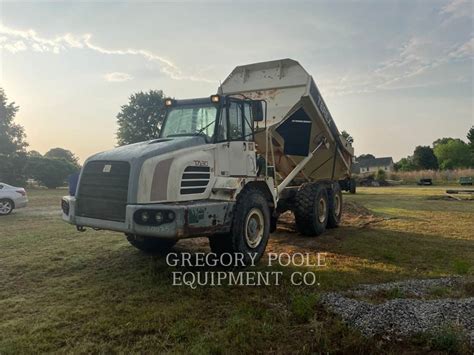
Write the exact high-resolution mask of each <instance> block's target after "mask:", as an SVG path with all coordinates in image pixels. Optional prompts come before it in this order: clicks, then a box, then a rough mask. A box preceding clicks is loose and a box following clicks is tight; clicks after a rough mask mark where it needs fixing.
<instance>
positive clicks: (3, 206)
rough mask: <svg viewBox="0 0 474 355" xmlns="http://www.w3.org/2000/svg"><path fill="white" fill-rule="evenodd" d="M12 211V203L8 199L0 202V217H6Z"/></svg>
mask: <svg viewBox="0 0 474 355" xmlns="http://www.w3.org/2000/svg"><path fill="white" fill-rule="evenodd" d="M12 211H13V201H12V200H9V199H1V200H0V216H6V215H8V214H10V213H12Z"/></svg>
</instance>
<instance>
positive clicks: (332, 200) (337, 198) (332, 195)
mask: <svg viewBox="0 0 474 355" xmlns="http://www.w3.org/2000/svg"><path fill="white" fill-rule="evenodd" d="M328 201H329V214H328V225H327V227H328V228H335V227H337V226H338V225H339V223H340V222H341V216H342V192H341V187H340V186H339V184H334V186H333V188H332V189H328Z"/></svg>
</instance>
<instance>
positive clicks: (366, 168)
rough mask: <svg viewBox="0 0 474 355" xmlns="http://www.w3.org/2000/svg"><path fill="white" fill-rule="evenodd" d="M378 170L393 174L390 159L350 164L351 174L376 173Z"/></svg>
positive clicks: (372, 159)
mask: <svg viewBox="0 0 474 355" xmlns="http://www.w3.org/2000/svg"><path fill="white" fill-rule="evenodd" d="M379 170H384V171H386V172H393V171H394V168H393V159H392V157H384V158H368V159H363V160H360V161H356V162H355V163H354V164H352V173H353V174H366V173H376V172H377V171H379Z"/></svg>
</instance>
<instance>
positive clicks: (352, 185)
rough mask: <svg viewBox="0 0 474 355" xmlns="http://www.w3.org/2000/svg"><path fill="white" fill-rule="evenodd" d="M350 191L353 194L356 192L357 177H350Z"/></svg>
mask: <svg viewBox="0 0 474 355" xmlns="http://www.w3.org/2000/svg"><path fill="white" fill-rule="evenodd" d="M349 192H350V193H351V194H355V193H356V181H355V179H350V180H349Z"/></svg>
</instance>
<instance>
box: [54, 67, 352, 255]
mask: <svg viewBox="0 0 474 355" xmlns="http://www.w3.org/2000/svg"><path fill="white" fill-rule="evenodd" d="M165 105H166V108H167V114H166V116H165V119H164V122H163V125H162V128H161V132H160V136H159V137H158V138H157V139H153V140H150V141H146V142H141V143H136V144H131V145H127V146H122V147H119V148H115V149H113V150H110V151H107V152H103V153H98V154H96V155H93V156H92V157H90V158H89V159H88V160H87V161H86V162H85V164H84V167H83V168H82V171H81V174H80V177H79V182H78V186H77V192H76V194H75V196H65V197H64V198H63V200H62V210H63V219H64V220H65V221H67V222H69V223H71V224H74V225H76V227H77V229H78V230H79V231H83V230H84V229H85V228H86V227H90V228H93V229H104V230H112V231H118V232H122V233H124V234H125V235H126V237H127V239H128V241H129V242H130V243H131V244H132V245H133V246H135V247H136V248H138V249H140V250H143V251H145V252H161V253H166V252H167V251H169V250H170V248H171V247H172V246H173V245H174V244H175V243H176V242H177V241H178V240H179V239H182V238H191V237H201V236H207V237H208V238H209V242H210V247H211V250H212V251H213V252H215V253H217V254H220V255H222V254H223V253H239V254H241V255H243V256H244V260H245V261H246V262H250V260H255V259H259V258H260V257H261V256H262V255H263V253H264V251H265V248H266V245H267V242H268V238H269V235H270V233H271V232H273V231H274V230H275V228H276V224H277V220H278V217H279V215H280V214H282V213H283V212H285V211H288V210H289V211H292V212H293V214H294V216H295V223H296V227H297V229H298V231H299V232H300V233H301V234H304V235H307V236H316V235H319V234H321V233H323V232H324V231H325V230H326V228H334V227H337V225H338V224H339V222H340V220H341V214H342V194H341V185H345V184H347V181H349V178H350V168H351V161H352V156H353V149H352V147H351V145H350V144H349V143H347V142H346V141H345V139H344V138H343V137H342V136H341V135H340V133H339V131H338V129H337V127H336V124H335V122H334V120H333V118H332V117H331V114H330V113H329V110H328V108H327V106H326V104H325V103H324V100H323V98H322V97H321V94H320V92H319V90H318V88H317V86H316V84H315V82H314V81H313V79H312V77H311V76H310V75H309V74H308V73H307V72H306V70H305V69H304V68H303V67H302V66H301V65H300V64H299V63H298V62H296V61H294V60H291V59H283V60H276V61H270V62H263V63H256V64H250V65H243V66H238V67H236V68H235V69H234V70H233V71H232V73H230V75H229V76H228V77H227V79H226V80H225V81H224V82H223V83H222V84H221V86H220V87H219V88H218V92H217V94H216V95H211V96H209V97H205V98H197V99H186V100H175V99H166V100H165Z"/></svg>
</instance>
